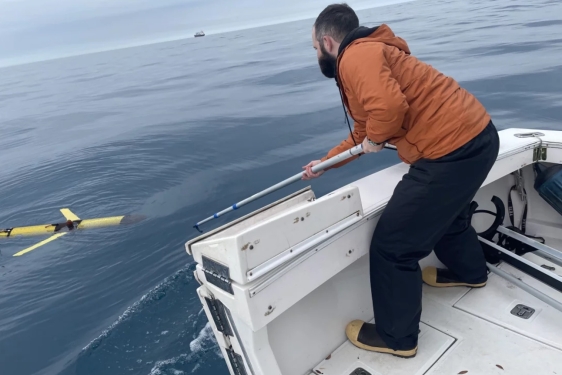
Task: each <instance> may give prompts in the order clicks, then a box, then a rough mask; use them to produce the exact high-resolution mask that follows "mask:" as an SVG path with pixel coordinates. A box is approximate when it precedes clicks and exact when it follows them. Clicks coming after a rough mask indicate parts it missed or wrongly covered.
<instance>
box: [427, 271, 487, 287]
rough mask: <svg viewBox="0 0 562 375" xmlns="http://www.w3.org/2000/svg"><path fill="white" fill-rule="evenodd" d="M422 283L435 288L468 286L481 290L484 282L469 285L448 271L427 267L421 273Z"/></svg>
mask: <svg viewBox="0 0 562 375" xmlns="http://www.w3.org/2000/svg"><path fill="white" fill-rule="evenodd" d="M422 279H423V282H424V283H426V284H427V285H431V286H434V287H436V288H446V287H451V286H468V287H471V288H482V287H483V286H485V285H486V282H483V283H480V284H469V283H465V282H462V281H460V280H458V279H457V277H456V276H455V275H454V274H453V273H452V272H451V271H449V270H447V269H443V268H435V267H427V268H424V270H423V272H422Z"/></svg>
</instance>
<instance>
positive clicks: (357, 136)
mask: <svg viewBox="0 0 562 375" xmlns="http://www.w3.org/2000/svg"><path fill="white" fill-rule="evenodd" d="M352 135H353V138H351V137H352ZM365 135H366V133H365V124H361V123H358V122H357V121H355V122H354V124H353V133H351V134H349V135H348V136H347V139H345V140H344V141H342V142H341V143H340V144H339V145H337V146H336V147H334V148H332V149H331V150H330V151H329V152H328V154H327V155H326V156H324V157H323V158H322V159H321V160H322V161H326V160H328V159H329V158H331V157H334V156H336V155H337V154H340V153H342V152H344V151H347V150H349V149H351V148H353V147H355V144H357V145H360V144H361V143H362V142H363V140H364V139H365ZM354 140H355V142H354ZM358 157H359V155H355V156H352V157H351V158H349V159H347V160H344V161H341V162H339V163H337V164H334V165H333V166H331V167H330V168H327V170H328V169H332V168H339V167H341V166H343V165H345V164H347V163H349V162H350V161H352V160H355V159H357V158H358Z"/></svg>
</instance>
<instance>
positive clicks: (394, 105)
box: [322, 24, 490, 168]
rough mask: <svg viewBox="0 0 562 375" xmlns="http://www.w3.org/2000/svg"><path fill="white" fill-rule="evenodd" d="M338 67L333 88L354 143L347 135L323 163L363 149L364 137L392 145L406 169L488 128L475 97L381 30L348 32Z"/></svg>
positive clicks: (488, 120)
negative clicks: (359, 147)
mask: <svg viewBox="0 0 562 375" xmlns="http://www.w3.org/2000/svg"><path fill="white" fill-rule="evenodd" d="M373 30H374V31H373ZM337 61H338V63H337V73H338V74H337V76H336V77H337V82H338V86H339V87H340V90H341V91H342V96H343V100H344V104H345V106H346V107H347V109H348V112H349V114H350V116H351V117H352V118H353V119H354V121H355V123H354V130H353V133H352V134H353V137H354V139H355V142H354V140H353V139H352V138H351V136H352V135H351V134H350V135H349V137H348V138H347V139H346V140H345V141H343V142H342V143H340V144H339V145H338V146H336V147H334V148H333V149H332V150H330V152H329V153H328V154H327V155H326V156H325V157H324V158H322V160H323V161H324V160H326V159H328V158H331V157H332V156H335V155H337V154H339V153H341V152H343V151H346V150H348V149H350V148H352V147H353V146H355V143H357V144H358V145H359V144H361V142H363V140H364V138H365V136H368V137H369V139H370V140H372V141H373V142H377V143H380V142H385V141H386V142H388V143H390V144H393V145H395V146H396V148H397V150H398V155H399V156H400V158H401V159H402V161H404V162H405V163H409V164H411V163H414V162H415V161H417V160H419V159H421V158H426V159H435V158H439V157H441V156H444V155H446V154H448V153H450V152H452V151H454V150H456V149H457V148H459V147H460V146H462V145H464V144H465V143H466V142H468V141H469V140H471V139H472V138H474V137H475V136H476V135H478V134H479V133H480V132H481V131H482V130H483V129H484V128H485V127H486V125H487V124H488V123H489V122H490V116H489V115H488V113H487V112H486V109H485V108H484V106H483V105H482V104H481V103H480V102H479V101H478V100H477V99H476V98H475V97H474V96H473V95H471V94H470V93H469V92H467V91H466V90H465V89H463V88H461V87H460V86H459V84H458V83H457V82H456V81H455V80H454V79H452V78H450V77H447V76H445V75H443V74H442V73H440V72H439V71H437V70H435V69H434V68H433V67H431V66H430V65H428V64H425V63H423V62H421V61H419V60H418V59H417V58H415V57H413V56H411V55H410V50H409V48H408V45H407V44H406V42H405V41H404V40H403V39H402V38H400V37H397V36H395V35H394V33H393V32H392V30H391V29H390V28H389V27H388V26H387V25H385V24H383V25H381V26H379V27H377V28H374V29H369V28H366V27H360V28H358V29H356V30H355V31H353V32H351V33H350V34H349V35H348V36H346V38H345V39H344V40H343V41H342V43H341V45H340V51H339V53H338V59H337ZM357 157H358V156H356V157H354V158H351V159H348V160H346V161H343V162H341V163H338V164H336V165H334V166H333V168H337V167H340V166H342V165H344V164H346V163H348V162H350V161H351V160H353V159H355V158H357Z"/></svg>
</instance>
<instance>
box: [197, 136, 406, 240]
mask: <svg viewBox="0 0 562 375" xmlns="http://www.w3.org/2000/svg"><path fill="white" fill-rule="evenodd" d="M384 148H387V149H390V150H396V147H395V146H392V145H388V144H387V145H385V146H384ZM362 152H363V146H362V145H357V146H355V147H353V148H351V149H349V150H347V151H344V152H342V153H340V154H338V155H336V156H334V157H332V158H330V159H328V160H326V161H323V162H321V163H319V164H316V165H315V166H314V167H312V172H314V173H316V172H319V171H322V170H324V169H326V168H328V167H331V166H333V165H334V164H337V163H339V162H342V161H344V160H347V159H349V158H351V157H353V156H355V155H359V154H360V153H362ZM303 173H304V171H302V172H299V173H297V174H296V175H294V176H292V177H289V178H287V179H286V180H283V181H281V182H279V183H277V184H275V185H273V186H271V187H268V188H267V189H265V190H262V191H260V192H259V193H256V194H254V195H252V196H251V197H248V198H246V199H244V200H242V201H240V202H238V203H235V204H233V205H232V206H230V207H228V208H225V209H224V210H222V211H219V212H217V213H216V214H214V215H212V216H209V217H208V218H206V219H204V220H201V221H200V222H198V223H197V224H195V225H194V226H193V228H195V229H197V230H198V231H199V232H201V233H203V231H202V230H201V229H199V226H200V225H202V224H205V223H206V222H209V221H211V220H213V219H216V218H218V217H220V216H222V215H224V214H226V213H228V212H230V211H234V210H237V209H239V208H240V207H242V206H243V205H245V204H247V203H250V202H253V201H255V200H256V199H259V198H261V197H263V196H266V195H267V194H269V193H272V192H274V191H276V190H279V189H281V188H283V187H285V186H287V185H290V184H292V183H294V182H296V181H298V180H300V179H301V178H302V175H303Z"/></svg>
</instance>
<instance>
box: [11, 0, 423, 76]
mask: <svg viewBox="0 0 562 375" xmlns="http://www.w3.org/2000/svg"><path fill="white" fill-rule="evenodd" d="M414 1H416V0H388V3H386V4H381V5H379V6H369V7H359V8H356V11H363V10H368V9H376V8H382V7H386V6H392V5H397V4H403V3H409V2H414ZM314 17H315V16H302V17H297V18H292V19H284V20H279V21H276V22H270V23H266V24H255V25H251V26H243V27H235V28H232V29H225V30H219V31H211V32H210V33H207V32H205V36H204V37H202V38H205V37H207V36H214V35H221V34H228V33H232V32H236V31H245V30H252V29H258V28H262V27H267V26H276V25H282V24H287V23H292V22H299V21H305V20H308V19H313V18H314ZM211 30H212V29H211ZM192 38H193V39H195V36H187V35H182V36H179V35H178V36H177V37H167V38H161V39H154V40H147V41H144V42H139V43H133V44H127V45H125V44H122V45H116V46H114V47H111V48H101V49H95V48H94V49H92V50H89V51H83V52H78V53H68V54H61V55H58V56H51V57H47V58H29V59H28V60H27V61H20V62H15V63H7V64H5V65H4V64H3V63H2V60H0V69H4V68H13V67H16V66H22V65H30V64H35V63H40V62H47V61H53V60H61V59H67V58H71V57H79V56H87V55H94V54H98V53H104V52H110V51H118V50H125V49H129V48H137V47H143V46H150V45H155V44H161V43H169V42H176V41H180V40H187V39H192ZM12 60H13V59H12Z"/></svg>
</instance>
